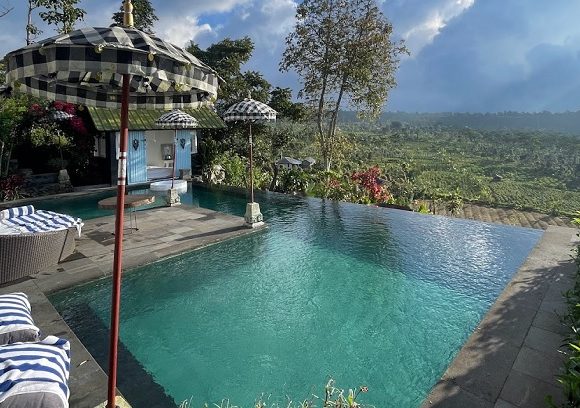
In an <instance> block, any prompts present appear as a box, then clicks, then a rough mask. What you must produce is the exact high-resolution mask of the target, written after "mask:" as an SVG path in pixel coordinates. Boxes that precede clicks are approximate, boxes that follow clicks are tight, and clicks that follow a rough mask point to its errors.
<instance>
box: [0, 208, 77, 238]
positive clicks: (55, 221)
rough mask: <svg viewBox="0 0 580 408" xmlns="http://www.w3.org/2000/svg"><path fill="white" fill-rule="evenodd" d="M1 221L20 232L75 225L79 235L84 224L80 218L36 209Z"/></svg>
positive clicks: (44, 230) (45, 230)
mask: <svg viewBox="0 0 580 408" xmlns="http://www.w3.org/2000/svg"><path fill="white" fill-rule="evenodd" d="M3 223H4V224H6V225H8V226H10V227H13V228H17V229H18V230H19V231H20V232H21V233H35V232H47V231H60V230H63V229H67V228H71V227H75V228H76V229H77V230H78V233H79V236H80V233H81V227H82V226H83V225H84V224H83V222H82V220H81V219H80V218H75V217H71V216H70V215H66V214H60V213H56V212H53V211H44V210H38V211H36V212H34V213H32V214H26V215H21V216H18V217H12V218H9V219H5V220H4V221H3Z"/></svg>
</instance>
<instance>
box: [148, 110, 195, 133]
mask: <svg viewBox="0 0 580 408" xmlns="http://www.w3.org/2000/svg"><path fill="white" fill-rule="evenodd" d="M155 124H156V125H157V126H161V127H166V128H171V129H195V128H196V127H199V123H198V121H197V119H195V118H194V117H193V116H191V115H188V114H187V113H185V112H183V111H180V110H179V109H175V110H173V111H171V112H167V113H164V114H163V115H161V116H160V117H159V119H157V120H156V121H155Z"/></svg>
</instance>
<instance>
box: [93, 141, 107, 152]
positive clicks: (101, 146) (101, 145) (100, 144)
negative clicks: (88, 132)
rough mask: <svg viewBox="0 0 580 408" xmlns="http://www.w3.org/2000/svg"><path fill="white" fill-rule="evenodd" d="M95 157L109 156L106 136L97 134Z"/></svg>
mask: <svg viewBox="0 0 580 408" xmlns="http://www.w3.org/2000/svg"><path fill="white" fill-rule="evenodd" d="M93 156H94V157H107V140H106V138H105V137H104V136H100V137H99V136H95V148H94V150H93Z"/></svg>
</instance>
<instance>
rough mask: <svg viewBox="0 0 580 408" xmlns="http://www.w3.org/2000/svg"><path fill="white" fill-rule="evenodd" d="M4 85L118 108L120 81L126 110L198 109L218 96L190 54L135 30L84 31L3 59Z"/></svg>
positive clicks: (212, 75)
mask: <svg viewBox="0 0 580 408" xmlns="http://www.w3.org/2000/svg"><path fill="white" fill-rule="evenodd" d="M6 58H7V61H8V66H7V72H6V82H7V84H8V85H9V86H11V87H12V88H13V89H14V90H18V91H22V92H25V93H28V94H32V95H34V96H38V97H42V98H46V99H51V100H59V101H64V102H69V103H75V104H83V105H87V106H98V107H104V108H119V107H120V106H121V102H122V101H121V83H122V75H123V74H129V75H131V79H130V89H129V91H130V94H129V107H130V108H132V109H134V108H137V107H139V108H147V109H173V108H180V107H193V108H195V107H198V106H199V105H200V103H201V102H203V101H204V100H207V99H209V98H211V97H213V96H215V95H217V88H218V75H217V74H216V72H215V71H214V70H213V69H211V68H210V67H208V66H207V65H205V64H204V63H202V62H201V61H199V60H198V59H197V58H196V57H194V56H193V55H192V54H190V53H188V52H187V51H185V50H184V49H182V48H180V47H177V46H175V45H173V44H170V43H168V42H165V41H163V40H161V39H160V38H157V37H155V36H153V35H150V34H147V33H144V32H143V31H140V30H137V29H134V28H125V27H105V28H94V27H90V28H83V29H80V30H75V31H72V32H70V33H68V34H62V35H57V36H54V37H51V38H48V39H46V40H43V41H40V42H38V43H35V44H32V45H29V46H27V47H24V48H21V49H18V50H16V51H12V52H10V53H8V54H7V55H6Z"/></svg>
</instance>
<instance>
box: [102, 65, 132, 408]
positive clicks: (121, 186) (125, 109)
mask: <svg viewBox="0 0 580 408" xmlns="http://www.w3.org/2000/svg"><path fill="white" fill-rule="evenodd" d="M129 81H130V78H129V75H128V74H123V94H122V97H121V129H120V131H121V135H120V143H119V144H120V153H119V167H118V180H117V206H116V210H115V211H116V215H115V253H114V258H113V295H112V299H111V337H110V344H109V383H108V389H107V408H115V407H116V404H115V396H116V389H117V351H118V345H119V312H120V307H121V272H122V268H123V224H124V215H125V212H124V208H125V183H126V180H127V139H128V136H129Z"/></svg>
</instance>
